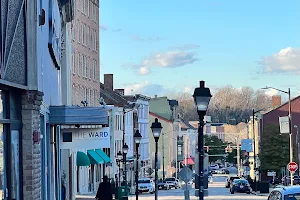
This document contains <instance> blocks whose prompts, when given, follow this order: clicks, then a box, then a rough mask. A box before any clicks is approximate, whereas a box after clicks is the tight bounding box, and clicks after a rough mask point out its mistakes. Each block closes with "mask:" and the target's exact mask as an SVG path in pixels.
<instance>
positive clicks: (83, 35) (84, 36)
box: [82, 23, 86, 45]
mask: <svg viewBox="0 0 300 200" xmlns="http://www.w3.org/2000/svg"><path fill="white" fill-rule="evenodd" d="M85 27H86V25H85V24H84V23H83V24H82V44H83V45H86V32H85Z"/></svg>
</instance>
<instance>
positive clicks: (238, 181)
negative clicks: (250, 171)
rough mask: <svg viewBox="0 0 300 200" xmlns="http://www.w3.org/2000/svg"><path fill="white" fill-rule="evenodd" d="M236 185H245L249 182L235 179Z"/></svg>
mask: <svg viewBox="0 0 300 200" xmlns="http://www.w3.org/2000/svg"><path fill="white" fill-rule="evenodd" d="M234 183H244V184H247V183H248V181H247V180H242V179H235V180H234Z"/></svg>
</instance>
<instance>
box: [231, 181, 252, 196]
mask: <svg viewBox="0 0 300 200" xmlns="http://www.w3.org/2000/svg"><path fill="white" fill-rule="evenodd" d="M235 192H240V193H247V194H250V193H251V187H250V184H249V182H248V181H247V180H245V179H234V180H233V182H231V184H230V193H231V194H234V193H235Z"/></svg>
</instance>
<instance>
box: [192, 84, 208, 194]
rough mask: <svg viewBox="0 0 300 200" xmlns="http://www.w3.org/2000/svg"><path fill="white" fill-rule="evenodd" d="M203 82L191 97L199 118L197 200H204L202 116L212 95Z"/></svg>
mask: <svg viewBox="0 0 300 200" xmlns="http://www.w3.org/2000/svg"><path fill="white" fill-rule="evenodd" d="M204 84H205V82H204V81H200V87H198V88H195V91H194V94H193V97H194V101H195V104H196V106H197V112H198V116H199V127H198V153H199V155H198V156H199V172H198V173H199V181H200V183H199V199H200V200H203V199H204V178H203V171H204V150H203V146H204V143H203V127H204V116H205V115H206V111H207V108H208V104H209V101H210V98H211V97H212V95H211V94H210V90H209V88H206V87H204Z"/></svg>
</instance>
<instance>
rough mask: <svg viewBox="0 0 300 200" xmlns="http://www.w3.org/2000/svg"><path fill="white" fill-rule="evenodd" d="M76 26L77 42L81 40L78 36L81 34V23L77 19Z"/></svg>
mask: <svg viewBox="0 0 300 200" xmlns="http://www.w3.org/2000/svg"><path fill="white" fill-rule="evenodd" d="M77 27H78V29H77V41H78V43H80V41H81V40H80V37H81V36H80V35H81V34H80V32H81V23H80V21H79V20H78V21H77Z"/></svg>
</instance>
